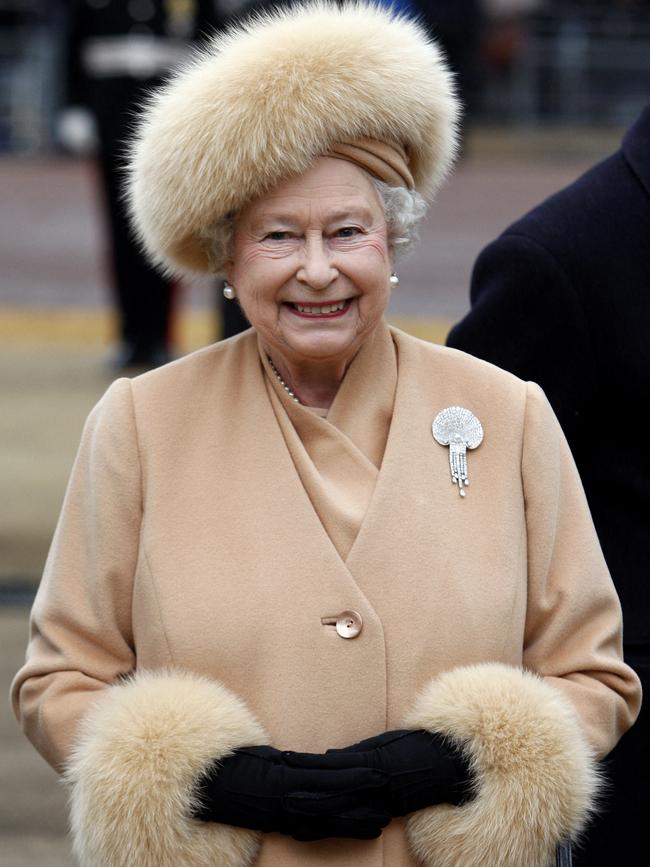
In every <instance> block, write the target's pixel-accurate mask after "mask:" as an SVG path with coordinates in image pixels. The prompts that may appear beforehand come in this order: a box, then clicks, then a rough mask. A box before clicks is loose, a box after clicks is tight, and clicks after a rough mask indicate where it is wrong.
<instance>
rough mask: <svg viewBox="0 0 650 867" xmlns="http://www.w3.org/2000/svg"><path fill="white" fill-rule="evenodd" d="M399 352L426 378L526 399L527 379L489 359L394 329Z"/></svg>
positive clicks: (515, 398) (478, 392)
mask: <svg viewBox="0 0 650 867" xmlns="http://www.w3.org/2000/svg"><path fill="white" fill-rule="evenodd" d="M391 332H392V334H393V337H394V340H395V343H396V345H397V348H398V353H405V352H406V353H408V354H409V355H411V356H413V357H414V360H415V361H416V364H417V367H418V371H420V372H421V374H422V376H423V377H426V378H437V379H439V380H440V379H443V380H446V381H450V382H456V383H457V384H458V385H459V386H462V388H463V390H465V391H466V392H467V391H469V392H470V393H477V394H485V393H486V392H487V393H490V394H499V395H502V396H504V397H507V396H510V397H511V398H512V399H513V400H516V401H517V402H519V401H521V400H525V395H526V382H525V380H523V379H520V378H519V377H518V376H515V375H514V374H512V373H510V372H509V371H507V370H503V369H502V368H501V367H497V366H496V365H495V364H492V363H490V362H489V361H484V360H483V359H482V358H477V357H476V356H474V355H470V354H469V353H468V352H463V351H462V350H460V349H452V348H451V347H449V346H441V345H440V344H437V343H430V342H428V341H426V340H421V339H420V338H418V337H413V336H412V335H410V334H406V333H405V332H403V331H399V330H398V329H396V328H391Z"/></svg>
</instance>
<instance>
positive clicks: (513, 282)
mask: <svg viewBox="0 0 650 867" xmlns="http://www.w3.org/2000/svg"><path fill="white" fill-rule="evenodd" d="M470 294H471V302H472V309H471V310H470V312H469V313H468V314H467V315H466V316H465V318H464V319H463V320H462V321H461V322H459V323H458V324H457V325H456V326H454V328H452V330H451V331H450V333H449V336H448V338H447V344H448V345H449V346H452V347H454V348H455V349H462V350H463V351H464V352H469V353H470V354H471V355H475V356H476V357H478V358H483V359H485V360H486V361H490V362H491V363H492V364H496V366H497V367H502V368H503V369H504V370H508V371H510V372H511V373H514V374H515V376H518V377H519V378H520V379H524V380H533V381H535V382H540V383H542V384H543V387H544V391H545V393H546V396H547V397H548V399H549V401H550V403H551V405H552V406H553V409H554V410H555V413H556V415H557V417H558V419H559V420H560V424H561V425H562V429H563V430H564V432H565V435H566V436H567V439H568V440H569V442H570V443H571V442H573V441H574V439H575V436H576V434H577V432H578V430H579V427H580V421H581V414H582V411H583V407H585V406H586V405H588V403H589V401H590V399H591V397H592V396H593V395H594V393H595V392H596V389H597V385H598V374H597V365H596V360H595V359H596V355H595V353H594V350H593V346H592V342H591V334H590V328H589V324H588V322H587V320H586V319H585V314H584V310H583V307H582V304H581V303H580V298H579V296H578V294H577V292H576V290H575V289H574V287H573V285H572V283H571V280H570V279H569V278H568V276H567V274H566V272H565V270H564V269H563V268H562V267H561V265H560V264H559V263H558V261H557V260H556V259H555V257H554V256H553V255H552V254H551V252H550V251H548V250H547V249H546V248H545V247H543V246H542V245H541V244H540V243H538V242H537V241H535V240H533V239H532V238H529V237H528V236H526V235H523V234H518V233H515V232H513V233H508V234H505V235H502V236H501V237H500V238H498V239H497V240H496V241H493V242H492V243H491V244H489V245H488V246H487V247H486V248H485V249H484V250H483V252H482V253H481V254H480V256H479V257H478V259H477V260H476V264H475V266H474V269H473V272H472V281H471V290H470Z"/></svg>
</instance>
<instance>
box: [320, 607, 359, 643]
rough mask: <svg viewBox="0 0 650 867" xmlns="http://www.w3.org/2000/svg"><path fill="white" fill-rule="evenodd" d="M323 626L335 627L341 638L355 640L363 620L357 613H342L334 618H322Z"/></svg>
mask: <svg viewBox="0 0 650 867" xmlns="http://www.w3.org/2000/svg"><path fill="white" fill-rule="evenodd" d="M321 623H322V624H323V626H335V627H336V631H337V632H338V634H339V635H340V636H341V638H356V637H357V635H358V634H359V633H360V632H361V630H362V629H363V618H362V617H361V615H360V614H359V612H358V611H342V612H341V613H340V614H337V615H336V617H322V618H321Z"/></svg>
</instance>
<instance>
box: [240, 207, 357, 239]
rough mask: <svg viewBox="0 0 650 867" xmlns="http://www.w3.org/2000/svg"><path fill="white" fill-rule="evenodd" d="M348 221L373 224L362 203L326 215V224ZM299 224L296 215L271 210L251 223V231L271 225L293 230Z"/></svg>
mask: <svg viewBox="0 0 650 867" xmlns="http://www.w3.org/2000/svg"><path fill="white" fill-rule="evenodd" d="M348 219H361V220H364V221H366V222H368V223H371V222H372V213H371V211H370V209H369V208H368V207H366V206H365V205H362V204H361V203H360V204H358V205H351V206H350V207H347V208H339V209H338V210H336V211H332V212H331V213H328V214H326V222H328V223H338V222H340V221H345V220H348ZM299 222H300V218H299V217H297V216H296V214H295V213H290V212H287V211H277V212H273V210H269V211H268V212H267V213H265V214H262V215H261V216H259V217H257V218H256V219H255V220H254V221H253V222H252V223H251V229H252V230H253V231H254V232H256V231H260V230H261V229H264V228H267V227H268V226H269V224H273V225H279V226H287V227H288V228H292V227H294V226H295V225H296V224H297V223H299Z"/></svg>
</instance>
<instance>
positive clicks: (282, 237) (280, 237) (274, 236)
mask: <svg viewBox="0 0 650 867" xmlns="http://www.w3.org/2000/svg"><path fill="white" fill-rule="evenodd" d="M290 237H291V235H290V233H289V232H269V233H268V235H266V236H265V238H264V240H265V241H287V240H288V239H289V238H290Z"/></svg>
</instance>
